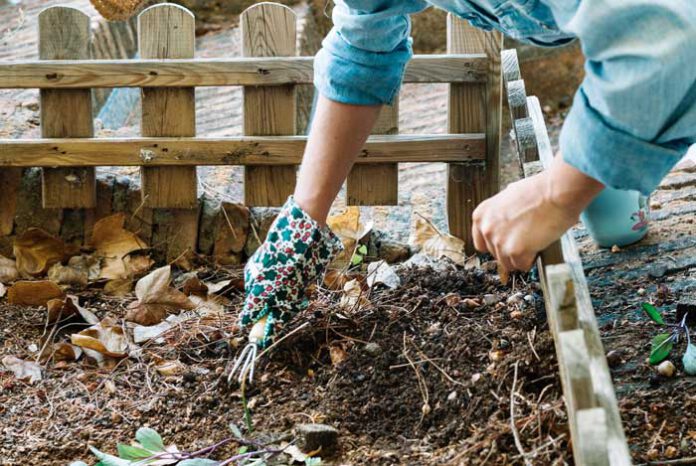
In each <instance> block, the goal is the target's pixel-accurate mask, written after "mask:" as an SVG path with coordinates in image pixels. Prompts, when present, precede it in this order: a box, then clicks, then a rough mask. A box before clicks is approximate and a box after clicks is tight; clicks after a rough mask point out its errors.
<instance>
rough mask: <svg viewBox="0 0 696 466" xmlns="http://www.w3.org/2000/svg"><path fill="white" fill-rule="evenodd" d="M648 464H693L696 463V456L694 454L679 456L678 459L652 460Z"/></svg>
mask: <svg viewBox="0 0 696 466" xmlns="http://www.w3.org/2000/svg"><path fill="white" fill-rule="evenodd" d="M647 464H650V465H655V466H657V465H660V466H662V465H667V466H669V465H690V464H691V465H693V464H696V456H692V457H690V458H678V459H676V460H661V461H650V462H648V463H647Z"/></svg>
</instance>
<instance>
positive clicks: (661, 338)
mask: <svg viewBox="0 0 696 466" xmlns="http://www.w3.org/2000/svg"><path fill="white" fill-rule="evenodd" d="M673 346H674V339H673V338H672V335H670V334H669V333H660V334H658V335H655V338H653V339H652V350H651V351H650V364H658V363H660V362H662V361H664V360H665V358H666V357H667V356H669V353H670V351H672V347H673Z"/></svg>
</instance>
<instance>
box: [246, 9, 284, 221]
mask: <svg viewBox="0 0 696 466" xmlns="http://www.w3.org/2000/svg"><path fill="white" fill-rule="evenodd" d="M240 31H241V34H242V55H244V56H246V57H250V56H254V57H273V56H291V55H295V54H296V53H297V51H296V45H295V44H296V36H297V24H296V17H295V13H294V12H293V11H292V10H291V9H290V8H288V7H286V6H283V5H280V4H273V3H259V4H256V5H254V6H251V7H249V8H248V9H246V10H245V11H244V12H243V13H242V15H241V17H240ZM243 100H244V105H243V109H244V134H245V135H249V136H268V135H288V134H295V133H296V132H297V124H296V114H297V112H296V105H297V102H296V97H295V86H294V85H292V84H289V85H283V86H273V87H263V86H258V87H249V86H247V87H245V88H244V94H243ZM296 181H297V167H296V166H294V165H285V166H283V165H279V166H272V167H270V166H248V167H246V168H245V171H244V203H245V204H246V205H247V206H250V207H253V206H281V205H283V204H284V203H285V201H286V199H287V198H288V196H290V195H291V194H292V193H293V191H294V190H295V183H296Z"/></svg>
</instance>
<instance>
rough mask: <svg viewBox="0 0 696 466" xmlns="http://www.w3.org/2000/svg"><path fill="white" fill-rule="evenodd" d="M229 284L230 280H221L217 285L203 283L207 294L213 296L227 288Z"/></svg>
mask: <svg viewBox="0 0 696 466" xmlns="http://www.w3.org/2000/svg"><path fill="white" fill-rule="evenodd" d="M230 283H232V280H223V281H221V282H217V283H207V282H205V286H206V287H208V293H210V294H215V293H219V292H220V291H222V290H224V289H225V288H227V287H228V286H229V285H230Z"/></svg>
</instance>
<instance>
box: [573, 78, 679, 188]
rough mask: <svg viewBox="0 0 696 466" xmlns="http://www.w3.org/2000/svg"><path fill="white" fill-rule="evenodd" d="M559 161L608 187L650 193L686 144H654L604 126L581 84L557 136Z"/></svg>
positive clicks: (674, 162) (677, 158) (601, 118)
mask: <svg viewBox="0 0 696 466" xmlns="http://www.w3.org/2000/svg"><path fill="white" fill-rule="evenodd" d="M560 148H561V153H562V154H563V160H565V161H566V162H567V163H569V164H570V165H572V166H573V167H575V168H577V169H578V170H580V171H581V172H583V173H585V174H586V175H588V176H590V177H592V178H594V179H596V180H598V181H600V182H601V183H603V184H604V185H606V186H608V187H610V188H616V189H626V190H637V191H640V192H641V193H642V194H644V195H646V196H647V195H650V193H651V192H652V191H654V190H655V188H656V187H657V186H658V185H659V184H660V181H662V178H664V177H665V175H667V173H668V172H669V170H670V169H671V168H672V167H673V166H674V165H675V164H676V163H677V162H678V161H679V159H681V157H682V156H683V155H684V154H685V153H686V151H687V149H688V144H680V143H677V144H656V143H653V142H650V141H645V140H642V139H640V138H637V137H635V136H632V135H631V134H628V133H626V132H624V131H621V130H618V129H614V128H613V127H611V126H610V125H608V124H607V123H606V122H605V121H604V118H603V117H602V115H601V114H599V113H598V112H597V111H596V110H594V109H593V108H592V107H591V106H590V104H589V102H588V100H587V96H586V95H585V93H584V92H583V89H582V87H581V88H580V89H579V90H578V92H577V93H576V94H575V99H574V101H573V107H572V108H571V110H570V112H569V113H568V117H567V118H566V120H565V123H564V125H563V129H562V131H561V136H560Z"/></svg>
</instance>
